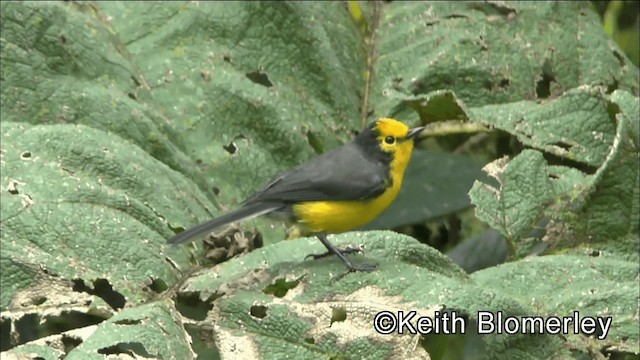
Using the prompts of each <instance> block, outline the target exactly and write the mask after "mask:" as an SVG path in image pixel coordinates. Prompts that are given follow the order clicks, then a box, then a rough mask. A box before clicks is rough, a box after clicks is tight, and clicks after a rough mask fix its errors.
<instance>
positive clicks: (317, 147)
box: [307, 130, 324, 154]
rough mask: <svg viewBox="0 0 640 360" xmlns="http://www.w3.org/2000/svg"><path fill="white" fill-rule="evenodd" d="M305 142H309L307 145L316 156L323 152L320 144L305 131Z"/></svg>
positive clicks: (312, 134)
mask: <svg viewBox="0 0 640 360" xmlns="http://www.w3.org/2000/svg"><path fill="white" fill-rule="evenodd" d="M307 141H309V145H311V147H312V148H313V151H315V153H316V154H322V153H323V152H324V146H322V142H321V141H320V139H318V137H317V136H316V134H314V133H313V131H311V130H309V131H307Z"/></svg>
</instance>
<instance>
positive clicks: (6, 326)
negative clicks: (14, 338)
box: [0, 318, 13, 351]
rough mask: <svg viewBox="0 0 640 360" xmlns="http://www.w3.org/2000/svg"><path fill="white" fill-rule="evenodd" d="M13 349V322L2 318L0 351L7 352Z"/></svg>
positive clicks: (0, 323) (0, 321)
mask: <svg viewBox="0 0 640 360" xmlns="http://www.w3.org/2000/svg"><path fill="white" fill-rule="evenodd" d="M11 347H13V344H12V343H11V320H10V319H7V318H2V320H0V351H6V350H9V349H10V348H11Z"/></svg>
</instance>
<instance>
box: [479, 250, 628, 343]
mask: <svg viewBox="0 0 640 360" xmlns="http://www.w3.org/2000/svg"><path fill="white" fill-rule="evenodd" d="M637 276H638V263H637V261H621V260H620V259H619V258H617V257H611V256H606V255H603V256H587V255H585V254H581V255H553V256H542V257H531V258H527V259H522V260H520V261H517V262H512V263H509V264H504V265H501V266H499V267H491V268H488V269H484V270H481V271H477V272H475V273H474V274H473V275H472V276H471V277H472V279H474V280H475V281H477V282H478V284H480V285H482V284H484V285H486V286H488V287H492V288H494V289H496V291H500V292H501V293H502V294H504V295H506V296H511V297H512V298H513V299H515V300H516V301H518V302H520V303H521V304H526V305H527V306H529V307H530V308H531V309H532V311H533V313H535V314H541V315H545V316H560V317H563V316H570V315H572V314H573V312H574V311H577V312H578V313H579V316H580V317H586V316H592V317H598V316H600V317H611V318H612V324H611V329H610V331H609V332H608V335H607V337H606V339H597V340H596V339H593V338H586V337H585V336H584V335H575V334H570V335H569V336H568V337H567V338H568V340H569V341H568V345H569V346H572V347H576V348H580V347H582V346H584V345H585V344H584V342H586V343H587V344H589V346H592V347H594V348H597V349H599V348H602V347H604V346H607V347H611V348H614V349H617V350H618V351H628V352H637V350H638V348H637V345H638V340H637V339H638V337H639V330H638V326H637V325H638V321H637V311H638V302H637V294H638V290H639V288H638V281H637Z"/></svg>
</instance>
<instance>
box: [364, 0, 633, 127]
mask: <svg viewBox="0 0 640 360" xmlns="http://www.w3.org/2000/svg"><path fill="white" fill-rule="evenodd" d="M370 6H375V5H370ZM379 14H380V16H379V18H378V19H373V21H377V23H379V26H380V28H379V30H378V31H377V32H376V34H375V41H376V47H375V49H376V56H377V63H376V67H375V68H376V70H378V71H377V72H376V76H375V77H374V80H373V88H374V89H376V91H374V92H373V96H372V98H371V102H370V104H373V105H371V107H372V109H375V110H376V113H377V114H387V113H396V112H397V109H396V107H397V106H398V103H397V101H396V100H395V99H394V98H389V97H387V96H386V94H387V92H389V91H398V92H401V93H404V94H407V95H408V96H412V95H417V94H428V93H431V92H433V91H437V90H451V91H453V92H454V93H455V94H456V95H457V97H458V98H459V99H461V100H462V102H463V103H464V104H466V105H467V106H469V107H479V106H484V105H489V104H504V103H510V102H518V101H522V100H530V101H534V100H537V99H546V98H555V97H557V96H559V95H561V94H562V93H564V92H565V91H567V90H569V89H572V88H575V87H578V86H581V85H585V84H587V85H596V86H605V87H609V88H611V89H616V88H620V89H625V90H629V91H631V92H632V93H635V94H637V93H638V77H637V68H636V67H635V66H634V65H633V64H632V63H631V62H630V61H629V60H628V59H627V58H626V57H625V56H624V55H623V54H622V51H621V50H619V49H618V48H617V47H616V46H615V45H614V44H613V42H612V40H611V39H610V38H609V37H608V36H607V35H606V34H605V33H604V31H602V27H601V25H600V19H599V18H598V15H597V14H596V13H595V12H593V11H592V10H591V9H590V6H589V3H586V2H573V3H563V4H560V3H549V4H546V5H545V6H540V4H537V3H535V4H534V3H527V2H519V3H515V2H509V3H497V2H492V3H486V4H485V3H466V2H411V3H394V2H391V3H390V4H388V5H385V6H382V7H381V9H380V11H379ZM542 24H544V25H542ZM542 27H543V28H544V29H543V30H544V31H542ZM586 49H588V50H586ZM392 109H395V110H392ZM414 116H415V114H414Z"/></svg>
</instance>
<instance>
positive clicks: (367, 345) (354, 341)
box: [0, 2, 639, 359]
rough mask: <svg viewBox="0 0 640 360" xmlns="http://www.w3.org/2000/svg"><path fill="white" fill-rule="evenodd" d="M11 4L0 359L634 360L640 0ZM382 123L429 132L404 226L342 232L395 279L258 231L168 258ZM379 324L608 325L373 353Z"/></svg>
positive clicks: (5, 19)
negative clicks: (229, 213)
mask: <svg viewBox="0 0 640 360" xmlns="http://www.w3.org/2000/svg"><path fill="white" fill-rule="evenodd" d="M604 5H606V6H604ZM0 6H1V8H0V11H1V16H2V18H1V20H2V22H1V24H2V25H1V26H2V29H1V30H2V32H1V33H2V35H1V38H0V40H1V46H2V50H1V61H2V67H1V71H2V73H1V80H2V93H1V95H2V103H1V105H0V111H1V117H2V123H1V130H2V143H1V144H2V151H1V153H0V155H1V156H2V158H1V163H0V165H1V172H2V180H1V183H0V185H1V186H2V187H1V189H0V190H1V194H2V213H1V220H0V221H1V223H0V224H1V226H2V229H1V230H2V232H1V236H2V238H1V244H2V248H1V249H2V253H1V256H0V264H1V266H2V274H1V277H0V280H1V284H0V285H1V287H2V296H1V298H0V300H1V307H2V315H1V318H2V324H1V326H2V339H1V343H2V350H3V357H4V356H7V357H9V356H12V357H17V358H20V357H27V358H29V357H32V356H36V355H37V356H40V357H42V358H45V359H53V358H59V357H61V356H68V357H69V358H74V357H76V358H82V359H87V358H103V357H106V356H108V355H119V356H122V357H125V356H141V357H160V358H190V357H193V356H195V354H196V353H197V354H199V355H200V356H201V357H203V358H217V357H223V358H224V357H238V356H244V357H248V358H250V357H262V358H280V357H282V356H283V355H284V354H290V355H292V356H294V357H304V358H327V357H332V358H360V357H363V356H367V357H369V358H387V357H402V358H411V357H415V358H423V357H425V356H426V355H427V353H428V354H429V355H430V356H431V357H432V358H440V359H445V358H461V357H470V356H472V355H473V354H483V355H485V356H491V357H497V358H513V357H523V358H524V357H534V358H539V357H560V358H565V357H581V356H587V357H591V358H598V357H600V358H603V357H604V356H611V357H613V358H624V357H627V356H628V357H631V356H636V355H637V353H638V343H639V335H638V327H637V325H638V324H637V322H638V307H637V294H638V291H639V289H638V252H637V250H638V227H637V219H638V207H639V206H638V196H639V191H638V163H637V161H638V151H637V149H638V133H639V131H638V121H637V119H638V116H639V110H638V67H637V64H638V62H637V59H638V55H637V54H638V49H637V41H635V42H634V41H633V39H634V36H635V39H637V36H638V20H637V13H638V12H637V11H635V12H633V13H634V14H635V15H636V16H635V21H631V20H629V19H628V18H627V17H628V16H627V15H628V14H630V13H632V11H633V6H636V7H637V3H635V5H633V4H631V3H621V2H609V3H608V4H602V3H600V2H594V3H593V5H592V6H591V5H589V4H588V3H547V4H545V5H543V6H542V5H538V4H537V5H532V4H527V3H498V2H487V3H466V4H459V3H446V2H437V3H396V2H392V3H366V4H365V3H362V4H359V3H356V2H348V3H331V4H320V3H306V4H305V3H284V4H279V5H275V4H273V3H262V4H250V3H242V2H232V3H224V4H214V3H168V4H162V5H160V4H159V3H125V2H122V3H106V2H105V3H75V2H69V3H61V2H60V3H57V2H50V3H35V2H25V3H18V2H3V3H2V5H0ZM594 9H595V10H596V11H594ZM630 9H631V10H630ZM597 12H599V13H600V14H601V18H599V17H598V15H597ZM601 21H603V22H604V30H603V27H602V25H601ZM629 24H632V25H630V26H629ZM606 33H608V34H610V35H611V36H612V37H613V38H614V39H615V40H616V41H618V44H620V45H616V43H614V41H613V40H612V39H611V38H610V37H608V36H607V35H606ZM634 45H635V48H634ZM634 62H635V63H634ZM379 116H394V117H397V118H400V119H402V120H403V121H405V122H407V123H409V124H418V123H421V124H426V125H428V127H429V135H430V136H429V137H428V138H427V139H425V140H424V141H423V142H422V144H421V149H420V150H418V151H416V154H415V155H414V158H413V160H412V163H411V166H410V168H409V169H408V173H407V180H406V183H405V186H404V188H403V191H402V194H401V195H400V197H399V199H398V200H397V201H396V203H395V204H394V205H393V206H392V207H391V208H390V209H389V210H388V211H387V212H385V214H384V215H383V216H381V217H380V218H379V219H377V220H376V221H375V222H374V223H373V224H371V225H370V226H369V227H367V228H366V229H363V230H373V229H395V230H396V232H385V231H369V232H354V233H349V234H344V235H341V236H337V237H335V238H334V241H336V242H337V243H342V244H345V243H363V244H364V245H365V248H366V254H365V257H366V258H373V259H375V260H376V261H377V262H379V263H380V270H379V271H378V272H375V273H372V274H354V275H350V276H348V277H346V278H345V279H343V280H341V281H339V282H338V283H331V282H330V279H331V276H332V275H334V274H336V273H337V272H339V271H340V270H339V269H337V268H336V263H335V261H333V260H332V259H325V260H321V261H317V262H310V261H303V258H304V256H305V255H306V254H308V253H314V252H318V251H320V248H321V246H319V244H318V242H317V241H316V240H314V239H300V240H296V241H291V242H281V241H280V240H281V239H282V238H283V234H284V230H285V229H284V227H283V226H282V225H281V224H274V223H273V222H270V221H266V220H257V221H255V222H250V223H246V224H243V225H242V231H237V230H238V229H232V230H230V231H228V232H225V233H221V234H218V235H219V236H218V239H216V240H207V242H205V243H200V242H199V243H198V244H196V245H194V246H193V247H186V246H185V247H176V248H170V247H167V246H166V245H165V244H164V242H165V241H166V239H167V238H169V237H170V236H171V235H173V234H174V233H176V232H178V231H181V230H182V229H183V228H186V227H188V226H190V225H193V224H195V223H197V222H199V221H204V220H206V219H208V218H210V217H212V216H215V215H217V214H219V213H221V212H223V211H225V210H227V209H230V208H233V207H234V206H236V205H237V204H238V203H239V201H241V200H242V199H243V198H244V197H246V196H247V195H249V194H250V193H251V192H252V190H254V189H255V188H257V187H258V186H260V185H262V184H263V183H264V182H265V181H266V180H267V179H269V178H270V177H271V176H272V175H274V174H276V173H277V172H279V171H281V170H284V169H286V168H288V167H291V166H293V165H295V164H297V163H299V162H301V161H304V160H306V159H309V158H311V157H312V156H314V155H315V154H317V153H321V152H323V151H325V150H326V149H330V148H333V147H336V146H338V145H339V144H341V143H345V142H347V141H349V140H350V139H351V138H352V137H353V134H354V133H355V132H357V131H358V130H359V129H361V128H362V127H363V126H364V125H365V124H366V123H367V122H369V121H371V120H372V119H374V118H376V117H379ZM485 165H486V166H485ZM482 168H484V170H485V171H484V172H483V171H481V169H482ZM253 226H255V229H253V230H252V227H253ZM398 232H400V233H405V234H409V235H412V236H413V238H411V237H408V236H404V235H400V234H398ZM416 239H418V240H419V241H416ZM262 243H264V245H265V246H264V247H263V248H262V249H257V250H255V251H252V252H250V253H249V254H246V255H242V256H237V255H240V254H242V253H244V252H248V251H249V250H252V249H254V248H257V247H260V245H262ZM425 243H426V244H429V245H430V246H425V245H424V244H425ZM436 249H438V250H440V252H439V251H436ZM443 253H444V254H446V256H445V255H443ZM536 255H537V256H536ZM236 256H237V257H236ZM228 258H232V259H230V260H228V261H227V259H228ZM356 259H357V260H360V259H358V258H356ZM216 263H220V264H219V265H217V266H213V265H214V264H216ZM380 310H404V311H408V310H417V311H418V312H419V313H420V314H422V315H425V316H433V314H434V311H436V310H439V311H444V310H455V311H458V312H459V313H461V314H464V315H465V316H467V317H468V319H469V321H470V322H473V321H474V316H475V313H476V311H478V310H492V311H497V310H501V311H504V312H505V313H506V314H508V315H532V314H540V315H543V316H551V315H557V316H566V315H567V314H571V312H572V311H574V310H579V311H580V312H581V314H582V315H592V316H597V315H599V316H613V317H614V325H613V328H612V330H611V332H610V333H609V336H608V337H607V339H605V340H597V339H595V338H593V337H588V336H585V335H584V334H577V335H570V336H566V337H558V336H550V335H546V336H540V337H532V336H526V335H515V336H500V335H495V336H477V335H474V334H472V333H469V334H467V335H464V336H463V335H460V336H424V337H411V336H380V335H377V334H375V333H373V330H372V329H371V318H372V317H373V315H374V314H375V313H376V312H378V311H380ZM301 334H302V336H301ZM354 334H355V335H354ZM407 349H408V350H407Z"/></svg>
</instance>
